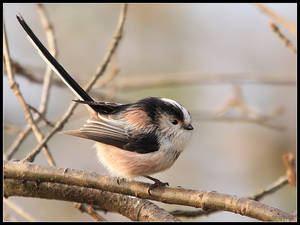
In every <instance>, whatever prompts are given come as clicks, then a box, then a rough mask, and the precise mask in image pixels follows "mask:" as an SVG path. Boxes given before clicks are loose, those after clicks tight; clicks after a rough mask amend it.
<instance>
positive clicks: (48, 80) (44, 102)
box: [37, 3, 57, 115]
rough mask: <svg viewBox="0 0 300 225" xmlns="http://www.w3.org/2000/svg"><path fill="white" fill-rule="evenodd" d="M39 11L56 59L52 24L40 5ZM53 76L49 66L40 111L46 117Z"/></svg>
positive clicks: (50, 47) (50, 50)
mask: <svg viewBox="0 0 300 225" xmlns="http://www.w3.org/2000/svg"><path fill="white" fill-rule="evenodd" d="M37 10H38V12H39V14H40V18H41V22H42V25H43V27H44V29H45V32H46V37H47V40H48V48H49V52H50V53H51V55H52V56H53V57H56V55H57V51H56V41H55V35H54V32H53V26H52V25H51V24H50V22H49V20H48V16H47V13H46V11H45V9H44V6H43V5H42V4H40V3H39V4H37ZM51 75H52V70H51V68H50V67H49V66H47V67H46V70H45V74H44V76H43V77H44V82H43V90H42V96H41V102H40V106H39V111H40V113H41V114H42V115H44V114H45V113H46V111H47V105H48V104H47V103H48V98H49V90H50V84H51Z"/></svg>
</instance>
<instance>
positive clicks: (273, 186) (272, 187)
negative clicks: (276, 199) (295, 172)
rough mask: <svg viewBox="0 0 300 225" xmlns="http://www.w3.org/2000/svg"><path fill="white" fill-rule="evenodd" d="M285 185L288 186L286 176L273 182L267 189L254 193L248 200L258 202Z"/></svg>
mask: <svg viewBox="0 0 300 225" xmlns="http://www.w3.org/2000/svg"><path fill="white" fill-rule="evenodd" d="M286 184H288V177H287V176H282V177H279V178H278V179H277V180H276V181H275V182H273V183H272V184H270V185H269V186H268V187H266V188H263V189H262V190H261V191H259V192H257V193H255V194H252V195H250V196H249V197H248V198H249V199H253V200H256V201H259V200H261V199H262V198H263V197H265V196H266V195H269V194H272V193H274V192H276V191H278V190H279V189H280V188H282V187H284V186H285V185H286Z"/></svg>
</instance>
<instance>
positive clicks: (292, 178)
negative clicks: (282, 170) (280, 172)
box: [282, 152, 297, 186]
mask: <svg viewBox="0 0 300 225" xmlns="http://www.w3.org/2000/svg"><path fill="white" fill-rule="evenodd" d="M282 160H283V163H284V165H285V167H286V174H287V176H288V182H289V183H290V184H292V185H293V186H296V182H297V179H296V178H297V177H296V162H295V157H294V155H293V153H291V152H289V153H287V154H284V155H283V156H282Z"/></svg>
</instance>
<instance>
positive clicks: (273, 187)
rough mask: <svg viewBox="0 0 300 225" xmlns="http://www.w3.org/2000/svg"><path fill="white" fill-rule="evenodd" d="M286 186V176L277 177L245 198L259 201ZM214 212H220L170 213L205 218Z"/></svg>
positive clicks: (183, 211)
mask: <svg viewBox="0 0 300 225" xmlns="http://www.w3.org/2000/svg"><path fill="white" fill-rule="evenodd" d="M287 184H288V176H282V177H279V178H278V179H277V180H276V181H275V182H273V183H272V184H270V185H268V186H267V187H266V188H263V189H262V190H260V191H258V192H257V193H255V194H251V195H249V196H248V197H246V198H248V199H252V200H255V201H259V200H261V199H262V198H263V197H265V196H267V195H269V194H272V193H274V192H276V191H278V190H279V189H281V188H282V187H284V186H285V185H287ZM216 212H220V210H212V209H208V210H202V209H201V210H193V211H188V210H174V211H172V212H170V213H171V214H172V215H173V216H177V217H186V218H195V217H199V216H204V215H205V216H207V215H209V214H212V213H216Z"/></svg>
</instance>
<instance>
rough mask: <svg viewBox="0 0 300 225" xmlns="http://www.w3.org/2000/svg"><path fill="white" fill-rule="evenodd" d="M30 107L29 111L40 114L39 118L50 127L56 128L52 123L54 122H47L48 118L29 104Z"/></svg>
mask: <svg viewBox="0 0 300 225" xmlns="http://www.w3.org/2000/svg"><path fill="white" fill-rule="evenodd" d="M27 105H28V108H29V109H31V110H32V111H33V112H35V113H36V114H38V115H39V117H40V118H41V119H42V120H43V121H44V122H45V123H46V124H47V125H48V126H50V127H54V124H53V123H52V122H50V121H49V120H47V119H46V118H45V116H44V115H43V114H42V113H41V112H40V111H39V110H37V109H36V108H34V107H33V106H31V105H29V104H27Z"/></svg>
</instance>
